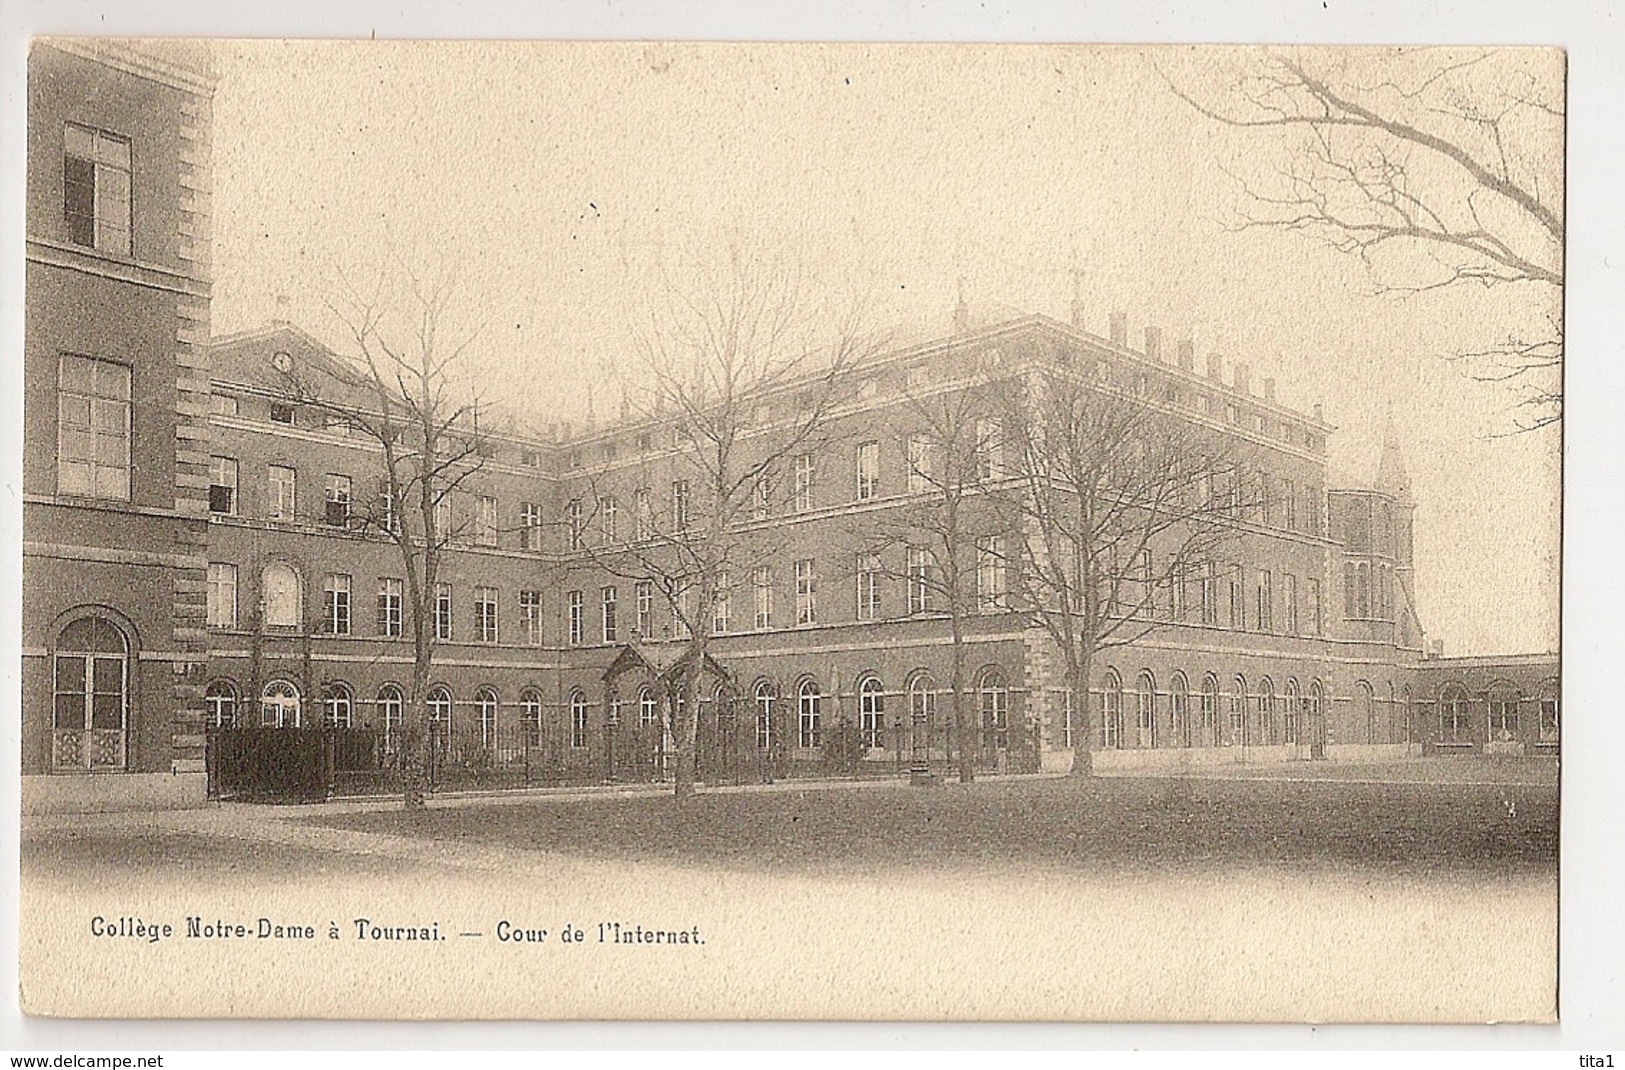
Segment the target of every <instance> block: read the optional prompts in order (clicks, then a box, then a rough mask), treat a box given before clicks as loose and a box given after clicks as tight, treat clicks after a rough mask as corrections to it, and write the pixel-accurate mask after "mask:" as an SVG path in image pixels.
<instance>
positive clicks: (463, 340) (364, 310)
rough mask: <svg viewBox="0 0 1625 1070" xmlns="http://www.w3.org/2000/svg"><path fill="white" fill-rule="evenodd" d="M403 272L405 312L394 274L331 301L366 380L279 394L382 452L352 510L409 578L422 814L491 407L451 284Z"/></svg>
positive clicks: (310, 382) (408, 753) (406, 718)
mask: <svg viewBox="0 0 1625 1070" xmlns="http://www.w3.org/2000/svg"><path fill="white" fill-rule="evenodd" d="M395 267H396V268H397V269H398V271H396V272H394V273H393V274H398V275H400V276H403V277H404V282H403V283H401V286H402V288H403V289H404V291H405V292H404V295H403V299H402V300H401V301H400V304H399V309H398V310H397V308H396V307H395V306H394V305H392V304H391V302H390V301H388V300H386V297H385V290H386V288H387V287H388V285H389V283H388V281H387V278H388V274H387V273H385V272H380V273H379V276H378V280H377V283H376V285H375V286H374V288H373V289H372V291H371V292H370V293H362V292H359V291H357V290H356V289H355V288H354V287H352V286H349V285H348V283H345V284H344V287H343V289H342V291H341V294H340V296H339V297H337V298H335V299H333V300H331V301H329V308H330V309H331V310H332V311H333V312H334V314H335V315H336V316H337V317H338V318H339V319H340V320H341V321H342V322H343V323H344V325H345V327H346V329H347V330H348V331H349V333H350V336H351V339H352V341H353V343H354V346H355V356H356V358H357V359H358V361H359V363H360V366H361V367H360V370H359V371H355V372H352V370H351V369H347V368H343V367H328V366H325V365H323V366H317V365H303V364H302V365H290V366H289V367H288V368H287V369H285V370H283V371H282V383H281V386H282V389H283V390H284V391H285V392H286V394H287V395H288V396H289V397H290V399H291V400H294V401H296V402H297V403H299V404H301V405H306V406H310V407H312V408H315V409H317V410H318V411H321V412H323V413H325V414H327V416H328V419H329V422H330V423H331V424H333V425H336V426H340V427H343V428H345V429H346V430H347V431H349V432H351V433H355V434H358V435H362V436H365V437H366V438H367V439H369V440H371V443H372V444H373V445H374V446H376V448H377V450H378V455H379V471H378V473H377V476H376V483H375V491H374V493H373V494H372V495H370V496H367V497H364V498H363V499H362V501H361V502H359V503H348V502H347V503H344V510H343V511H344V512H345V514H346V516H347V521H346V523H347V524H348V525H349V526H352V527H355V528H357V529H359V530H362V531H364V532H367V533H370V534H372V535H373V536H375V537H378V538H381V539H387V540H388V541H389V542H391V543H392V544H393V545H394V546H395V547H396V549H397V551H398V552H399V554H400V560H401V567H402V570H403V572H404V573H405V576H404V583H403V587H404V603H405V604H404V606H403V609H404V613H403V614H402V615H403V617H404V621H403V624H404V625H405V627H406V628H409V629H410V635H411V638H412V681H411V688H410V693H409V694H408V695H407V696H406V700H405V708H404V709H403V711H402V722H403V723H402V725H401V729H402V731H401V740H400V746H399V750H398V754H399V755H400V762H401V773H402V780H403V785H404V786H403V795H404V799H403V802H404V805H405V806H406V808H407V809H417V808H421V807H422V806H423V804H424V792H425V773H426V770H427V765H428V758H429V733H430V726H429V708H428V691H429V681H430V678H431V675H432V672H433V666H434V658H435V651H436V648H437V647H438V645H439V642H440V633H439V629H438V628H437V626H436V619H435V615H436V611H437V609H438V605H437V590H438V585H439V583H440V575H441V568H442V566H443V564H444V562H445V561H446V558H447V555H448V554H449V553H450V552H451V551H452V549H453V547H454V546H455V545H456V543H457V542H458V541H460V540H463V539H465V538H466V536H467V534H468V531H467V528H468V526H469V524H468V519H467V515H466V512H465V513H464V514H463V516H462V517H461V518H459V515H458V510H457V509H456V508H455V504H454V503H455V501H456V499H457V498H458V496H459V492H460V490H461V488H462V487H463V486H464V484H465V483H466V482H467V481H468V480H469V478H470V477H472V476H473V475H474V474H475V473H476V472H478V471H479V470H480V468H481V467H482V466H483V464H484V461H485V458H486V455H487V453H488V448H487V444H486V439H485V437H484V433H483V431H482V428H481V426H480V422H481V417H482V413H483V411H484V405H483V403H482V401H481V399H480V396H479V394H478V392H477V389H476V388H475V387H474V386H473V384H472V383H470V382H468V381H466V379H465V377H464V376H463V374H462V372H463V369H462V367H461V362H462V360H463V358H464V355H465V353H466V352H467V350H468V347H469V346H470V344H472V343H473V341H474V339H475V337H476V336H477V334H478V330H477V329H474V330H471V331H468V332H466V333H463V334H460V335H459V336H457V337H455V338H453V337H447V335H446V333H445V328H446V320H447V317H448V313H449V311H450V310H451V308H452V306H453V303H454V301H455V299H456V284H455V279H454V277H453V276H452V275H451V273H449V272H446V271H442V272H440V273H438V274H437V275H435V276H434V277H432V278H427V279H426V278H423V277H420V276H419V275H417V274H415V273H413V272H412V271H410V270H409V269H407V268H406V266H405V265H404V264H401V263H400V261H399V260H398V259H397V261H396V262H395ZM330 507H331V506H330Z"/></svg>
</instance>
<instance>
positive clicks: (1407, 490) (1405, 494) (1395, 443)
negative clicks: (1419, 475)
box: [1376, 404, 1411, 502]
mask: <svg viewBox="0 0 1625 1070" xmlns="http://www.w3.org/2000/svg"><path fill="white" fill-rule="evenodd" d="M1376 486H1377V489H1378V490H1380V491H1383V492H1385V493H1387V494H1392V495H1393V496H1394V497H1395V498H1397V499H1399V500H1400V501H1407V502H1408V501H1410V500H1411V477H1410V476H1409V475H1408V474H1407V473H1406V471H1405V453H1404V450H1402V449H1401V448H1400V445H1399V430H1398V429H1397V428H1396V427H1395V426H1394V410H1393V405H1392V404H1390V405H1389V406H1388V416H1387V421H1386V424H1385V426H1384V428H1383V434H1382V458H1381V459H1380V460H1379V461H1378V462H1377V485H1376Z"/></svg>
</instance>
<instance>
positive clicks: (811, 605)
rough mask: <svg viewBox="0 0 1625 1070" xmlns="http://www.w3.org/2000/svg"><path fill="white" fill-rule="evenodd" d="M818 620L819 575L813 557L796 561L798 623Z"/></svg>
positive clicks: (812, 622) (810, 622)
mask: <svg viewBox="0 0 1625 1070" xmlns="http://www.w3.org/2000/svg"><path fill="white" fill-rule="evenodd" d="M817 622H818V576H817V574H816V573H815V572H814V565H813V561H812V558H803V559H802V560H800V561H797V562H796V623H797V624H816V623H817Z"/></svg>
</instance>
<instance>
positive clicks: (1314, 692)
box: [1304, 680, 1326, 746]
mask: <svg viewBox="0 0 1625 1070" xmlns="http://www.w3.org/2000/svg"><path fill="white" fill-rule="evenodd" d="M1324 695H1325V691H1324V690H1322V688H1321V686H1320V681H1319V680H1311V681H1309V700H1308V702H1307V703H1305V705H1304V709H1305V710H1307V711H1308V713H1309V723H1308V724H1307V725H1305V726H1304V731H1305V732H1306V733H1307V734H1308V736H1309V743H1310V745H1311V746H1315V745H1318V744H1320V743H1324V742H1325V741H1326V722H1325V720H1324V719H1322V717H1321V700H1322V696H1324Z"/></svg>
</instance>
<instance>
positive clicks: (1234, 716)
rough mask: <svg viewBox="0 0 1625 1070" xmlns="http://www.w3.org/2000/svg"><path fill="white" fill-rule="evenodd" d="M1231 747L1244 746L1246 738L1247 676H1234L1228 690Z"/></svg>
mask: <svg viewBox="0 0 1625 1070" xmlns="http://www.w3.org/2000/svg"><path fill="white" fill-rule="evenodd" d="M1228 742H1229V744H1230V745H1231V746H1232V747H1236V746H1240V747H1245V746H1246V745H1247V743H1248V739H1247V678H1246V677H1245V676H1238V677H1236V679H1235V681H1234V682H1233V683H1232V684H1231V691H1230V739H1229V741H1228Z"/></svg>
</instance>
